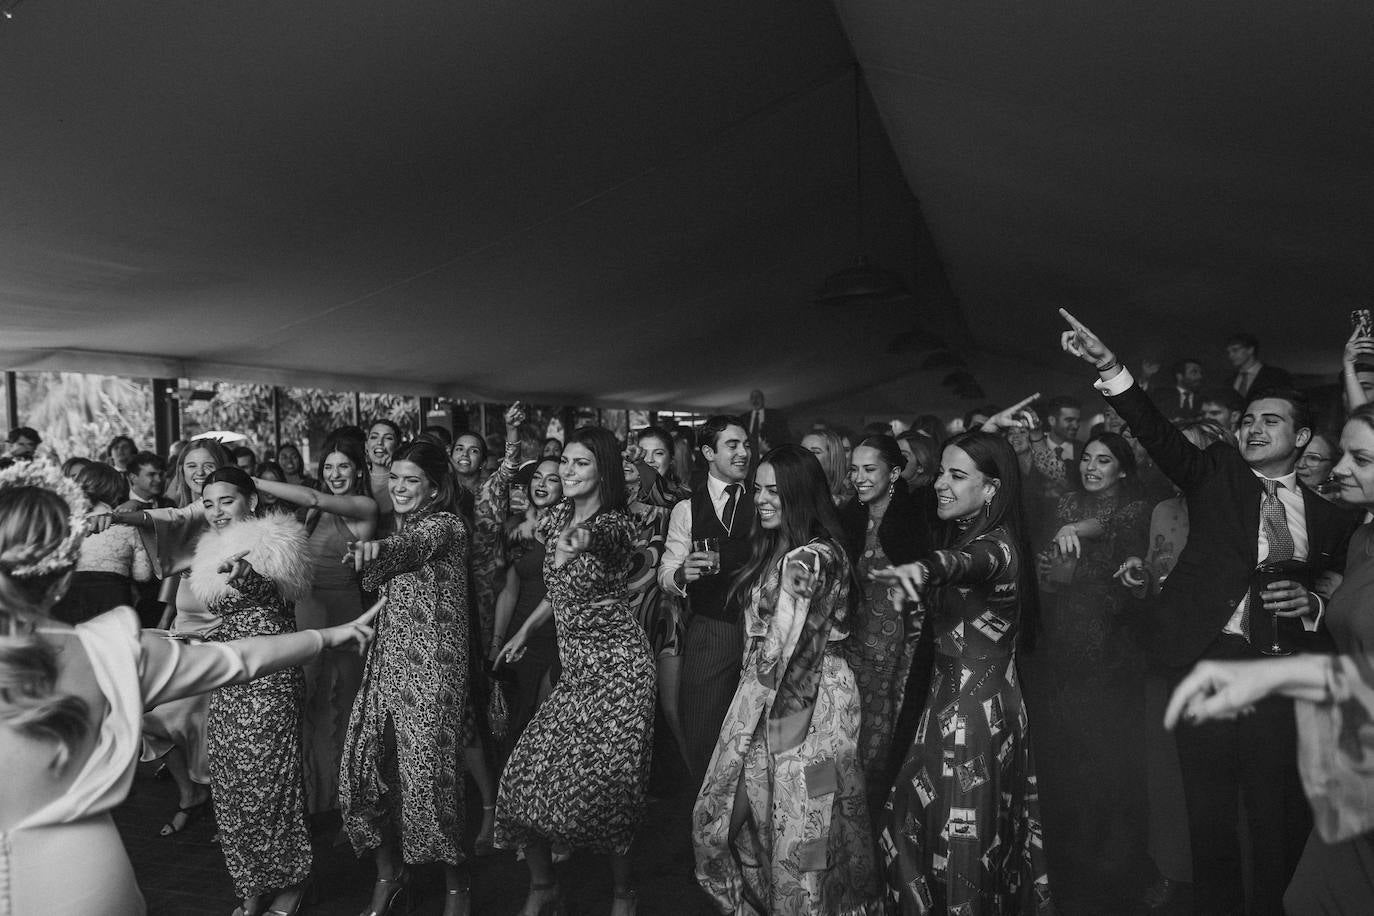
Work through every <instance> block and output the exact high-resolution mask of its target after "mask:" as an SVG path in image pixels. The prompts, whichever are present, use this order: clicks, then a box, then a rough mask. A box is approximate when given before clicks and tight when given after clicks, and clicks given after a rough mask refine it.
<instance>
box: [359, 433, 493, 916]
mask: <svg viewBox="0 0 1374 916" xmlns="http://www.w3.org/2000/svg"><path fill="white" fill-rule="evenodd" d="M390 474H391V484H390V491H389V494H388V495H389V496H390V500H391V505H392V506H393V507H394V509H395V513H396V519H397V529H396V533H395V534H393V535H391V536H390V537H388V538H386V539H384V540H380V541H359V542H358V543H357V544H355V545H354V560H355V565H356V567H357V568H358V569H359V570H360V571H361V572H362V584H363V588H365V589H368V590H377V591H380V592H382V594H383V595H384V597H386V599H387V604H386V606H385V608H384V609H383V611H382V613H381V615H379V616H378V618H377V636H376V641H375V642H374V643H373V645H372V648H371V650H370V651H369V652H368V655H367V662H366V664H365V665H364V668H363V684H362V688H361V689H360V690H359V692H358V698H357V700H355V701H354V703H353V714H352V716H350V717H349V721H348V736H347V738H346V739H345V741H344V754H343V765H342V769H341V772H340V774H339V800H340V802H341V803H342V805H343V811H344V831H345V832H346V833H347V834H348V838H349V841H350V842H351V843H352V844H353V849H354V851H355V852H356V853H358V854H359V855H361V854H362V853H363V852H364V851H366V850H372V852H373V854H374V857H375V858H376V862H377V882H376V884H375V885H374V887H373V891H372V901H371V904H370V907H369V909H368V910H366V911H365V912H366V913H369V914H383V913H387V912H389V911H390V909H391V905H392V904H393V903H394V902H395V900H396V898H397V897H398V896H400V895H401V894H402V893H403V892H404V891H405V890H406V886H407V883H408V881H409V878H410V874H409V871H408V870H407V866H408V865H418V864H422V863H428V862H439V863H442V864H443V866H444V880H445V884H446V885H447V888H448V896H447V898H446V903H445V909H444V913H445V916H456V914H462V913H467V912H469V910H470V909H471V905H472V901H471V895H470V894H469V883H468V875H467V872H466V868H464V867H463V865H464V863H465V861H466V857H465V856H464V854H463V852H462V850H461V848H460V838H461V835H462V831H463V813H464V809H463V767H462V763H461V761H462V759H463V754H462V749H463V748H464V747H466V746H467V745H468V744H469V743H471V735H472V733H473V718H472V710H471V707H470V705H469V703H468V675H469V670H468V639H469V634H468V619H469V618H468V613H469V611H468V563H467V561H468V553H467V551H468V531H467V527H466V526H465V525H464V523H463V520H462V519H461V518H460V517H459V516H458V515H457V514H456V513H455V511H454V509H455V502H456V496H457V489H456V488H457V484H456V483H455V482H454V480H453V475H452V473H451V472H450V469H449V464H448V456H447V455H445V454H444V450H443V449H442V448H440V447H439V446H437V445H435V444H434V443H432V442H430V441H428V440H425V439H420V440H418V441H416V442H413V443H411V444H410V445H407V446H404V447H403V448H401V449H400V450H399V451H398V452H397V453H396V455H395V457H394V459H393V460H392V462H391V471H390Z"/></svg>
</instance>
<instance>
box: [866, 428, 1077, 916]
mask: <svg viewBox="0 0 1374 916" xmlns="http://www.w3.org/2000/svg"><path fill="white" fill-rule="evenodd" d="M999 416H1000V415H999ZM990 422H991V421H990ZM935 494H936V498H937V503H936V506H937V508H936V511H937V513H938V515H939V517H940V518H941V519H943V520H945V521H948V522H952V523H953V525H954V528H953V531H952V543H951V545H950V547H949V549H946V550H937V551H935V552H934V553H932V554H931V555H930V556H928V557H926V558H925V559H923V560H918V561H916V562H915V563H909V564H906V565H904V566H897V567H889V568H888V569H886V570H877V571H875V573H874V574H875V575H877V576H880V577H883V578H886V579H888V580H889V581H892V582H899V583H901V585H902V587H903V589H904V590H905V591H906V593H907V595H908V596H909V597H910V598H911V599H912V600H919V598H920V596H921V595H922V594H923V593H927V594H930V597H931V601H932V605H933V606H932V608H931V609H930V611H929V612H928V613H927V616H926V625H927V626H930V627H933V628H934V631H935V640H936V643H935V646H936V650H935V652H936V654H935V658H936V662H935V672H934V674H933V675H932V678H931V684H930V693H929V695H928V699H927V701H926V706H925V711H924V712H923V713H922V715H921V721H920V724H919V725H918V726H917V730H916V740H915V741H914V742H913V743H912V745H911V749H910V751H909V752H908V753H907V756H906V762H905V763H903V764H902V768H901V770H900V772H899V773H898V775H897V780H896V782H895V784H894V785H893V788H892V795H891V797H890V798H889V800H888V804H887V809H886V815H887V820H886V823H885V824H884V825H883V826H882V829H881V831H880V833H879V837H878V843H879V846H881V847H882V849H883V851H884V853H885V855H886V857H887V881H888V889H889V893H890V895H891V897H892V899H894V900H895V901H897V903H898V904H899V906H900V909H901V912H902V913H903V914H908V916H911V914H925V913H948V914H950V916H1007V914H1020V916H1032V914H1034V916H1047V914H1051V913H1053V912H1054V905H1053V903H1052V902H1051V900H1050V888H1049V879H1048V877H1047V876H1046V870H1045V850H1044V845H1043V842H1042V832H1041V826H1040V825H1041V821H1040V802H1039V795H1038V792H1037V788H1036V779H1035V766H1034V763H1033V758H1032V756H1031V743H1030V732H1029V729H1028V726H1027V723H1026V707H1025V704H1024V702H1023V701H1022V698H1021V685H1020V681H1019V678H1018V676H1017V673H1016V644H1017V640H1018V637H1019V636H1020V634H1021V632H1022V628H1023V627H1025V628H1027V629H1029V630H1031V631H1032V632H1033V630H1034V624H1035V615H1034V610H1035V604H1034V603H1033V602H1034V601H1035V584H1034V582H1035V580H1034V578H1033V575H1032V569H1031V567H1032V560H1031V557H1030V556H1029V550H1028V548H1026V547H1025V538H1024V535H1023V533H1022V530H1023V529H1022V523H1021V517H1020V516H1021V508H1020V507H1021V477H1020V468H1019V466H1018V465H1017V461H1016V455H1015V453H1014V452H1012V450H1011V446H1010V445H1008V444H1007V442H1006V440H1005V439H1003V438H1002V437H1001V436H997V435H992V434H990V433H984V432H973V433H965V434H963V435H961V436H958V437H957V438H955V439H954V440H952V441H951V442H950V443H949V444H948V445H946V446H945V449H944V453H943V455H942V456H941V467H940V476H939V479H938V480H936V482H935Z"/></svg>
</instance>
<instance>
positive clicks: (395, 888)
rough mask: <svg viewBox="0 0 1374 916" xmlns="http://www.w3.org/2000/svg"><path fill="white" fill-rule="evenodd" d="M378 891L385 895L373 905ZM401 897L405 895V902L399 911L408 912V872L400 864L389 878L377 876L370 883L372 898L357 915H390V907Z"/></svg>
mask: <svg viewBox="0 0 1374 916" xmlns="http://www.w3.org/2000/svg"><path fill="white" fill-rule="evenodd" d="M378 892H382V893H383V894H384V895H385V896H384V897H383V899H382V903H381V904H380V905H374V904H376V901H377V894H378ZM401 897H405V903H404V904H402V909H400V910H398V911H397V912H399V913H409V912H410V872H408V871H406V869H405V867H404V866H402V867H401V869H400V870H399V871H397V872H396V874H394V875H392V876H391V877H390V878H383V877H380V876H378V878H377V883H376V884H373V885H372V900H371V902H370V903H369V905H368V909H365V910H363V911H362V912H361V913H359V914H358V916H391V909H392V907H394V906H396V904H397V902H398V901H399V900H400V898H401Z"/></svg>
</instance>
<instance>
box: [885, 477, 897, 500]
mask: <svg viewBox="0 0 1374 916" xmlns="http://www.w3.org/2000/svg"><path fill="white" fill-rule="evenodd" d="M896 492H897V478H896V477H893V478H892V479H891V480H889V481H888V482H887V498H888V499H891V498H892V494H893V493H896Z"/></svg>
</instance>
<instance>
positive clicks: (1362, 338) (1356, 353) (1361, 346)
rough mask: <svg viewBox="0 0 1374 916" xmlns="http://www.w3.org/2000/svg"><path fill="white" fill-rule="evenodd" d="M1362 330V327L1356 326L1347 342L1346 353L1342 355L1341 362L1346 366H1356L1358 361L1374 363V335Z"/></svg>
mask: <svg viewBox="0 0 1374 916" xmlns="http://www.w3.org/2000/svg"><path fill="white" fill-rule="evenodd" d="M1360 331H1361V329H1360V328H1356V329H1355V330H1354V331H1352V332H1350V339H1349V340H1347V341H1346V342H1345V354H1344V355H1343V356H1342V357H1341V362H1342V363H1344V364H1345V365H1346V366H1354V365H1355V364H1357V363H1366V364H1374V337H1369V336H1367V335H1365V334H1362V333H1361V332H1360Z"/></svg>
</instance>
